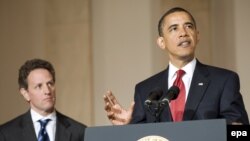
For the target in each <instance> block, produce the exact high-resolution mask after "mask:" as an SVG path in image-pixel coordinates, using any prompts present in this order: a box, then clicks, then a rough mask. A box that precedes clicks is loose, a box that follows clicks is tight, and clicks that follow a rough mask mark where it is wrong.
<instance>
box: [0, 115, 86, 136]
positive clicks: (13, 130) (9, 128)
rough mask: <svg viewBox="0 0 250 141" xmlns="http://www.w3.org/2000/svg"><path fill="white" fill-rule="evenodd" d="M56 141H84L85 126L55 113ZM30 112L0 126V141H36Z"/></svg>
mask: <svg viewBox="0 0 250 141" xmlns="http://www.w3.org/2000/svg"><path fill="white" fill-rule="evenodd" d="M56 116H57V123H56V126H57V127H56V135H55V136H56V137H55V138H56V139H55V140H56V141H84V132H85V128H86V126H85V125H83V124H81V123H79V122H77V121H75V120H73V119H71V118H69V117H67V116H65V115H63V114H61V113H59V112H57V113H56ZM36 140H37V137H36V134H35V129H34V126H33V123H32V119H31V114H30V111H28V112H26V113H24V114H23V115H20V116H19V117H17V118H15V119H13V120H11V121H9V122H7V123H5V124H3V125H1V126H0V141H36Z"/></svg>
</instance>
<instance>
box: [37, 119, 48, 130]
mask: <svg viewBox="0 0 250 141" xmlns="http://www.w3.org/2000/svg"><path fill="white" fill-rule="evenodd" d="M49 121H50V119H45V120H41V119H40V120H38V122H39V123H40V125H41V128H45V127H46V126H47V124H48V122H49Z"/></svg>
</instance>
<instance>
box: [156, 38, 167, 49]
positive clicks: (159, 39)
mask: <svg viewBox="0 0 250 141" xmlns="http://www.w3.org/2000/svg"><path fill="white" fill-rule="evenodd" d="M156 42H157V45H158V47H160V48H161V49H163V50H164V49H165V48H166V47H165V42H164V39H163V37H158V38H157V41H156Z"/></svg>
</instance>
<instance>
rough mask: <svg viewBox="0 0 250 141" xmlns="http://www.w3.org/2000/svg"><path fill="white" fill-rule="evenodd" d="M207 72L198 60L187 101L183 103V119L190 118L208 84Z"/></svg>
mask: <svg viewBox="0 0 250 141" xmlns="http://www.w3.org/2000/svg"><path fill="white" fill-rule="evenodd" d="M208 75H209V74H208V72H207V70H206V68H205V67H204V65H202V64H201V63H200V62H199V61H198V60H197V64H196V68H195V71H194V75H193V79H192V82H191V86H190V90H189V94H188V98H187V102H186V105H185V112H184V117H183V119H184V120H191V119H192V118H193V116H194V114H195V113H196V110H197V108H198V106H199V103H200V102H201V100H202V98H203V96H204V94H205V91H206V89H207V87H208V85H209V79H208V78H207V77H208Z"/></svg>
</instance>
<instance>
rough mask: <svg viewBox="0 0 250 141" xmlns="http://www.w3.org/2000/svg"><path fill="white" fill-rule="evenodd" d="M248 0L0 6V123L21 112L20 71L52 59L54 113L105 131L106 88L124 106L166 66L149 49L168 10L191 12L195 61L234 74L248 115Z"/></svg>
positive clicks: (52, 0) (98, 0)
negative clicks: (196, 34) (194, 25)
mask: <svg viewBox="0 0 250 141" xmlns="http://www.w3.org/2000/svg"><path fill="white" fill-rule="evenodd" d="M247 5H250V1H248V0H240V1H238V0H219V1H218V0H189V1H184V0H174V1H173V0H154V1H152V0H136V1H135V0H71V1H67V0H36V1H34V0H22V1H20V0H0V19H1V22H0V31H1V32H0V49H1V51H0V65H1V69H0V78H1V79H0V90H1V93H0V124H2V123H4V122H6V121H8V120H10V119H12V118H14V117H15V116H17V115H19V114H21V113H23V112H25V111H26V110H27V104H26V103H25V102H24V100H23V98H22V97H21V96H20V95H19V92H18V84H17V75H18V69H19V67H20V66H21V65H22V64H23V63H24V61H26V60H27V59H30V58H34V57H36V58H43V59H47V60H49V61H51V62H52V63H53V64H54V66H55V68H56V73H57V76H56V77H57V83H56V85H57V97H58V99H57V105H56V106H57V108H58V109H59V110H60V111H61V112H63V113H65V114H67V115H69V116H71V117H73V118H74V119H76V120H78V121H80V122H82V123H85V124H87V125H89V126H92V125H109V124H110V123H109V121H108V120H107V118H106V115H105V112H104V109H103V106H104V102H103V95H104V94H105V92H106V90H108V89H110V90H112V91H113V92H114V94H115V95H116V96H117V98H118V99H119V100H120V103H121V104H122V105H124V107H128V106H129V104H130V102H131V101H132V100H133V93H134V86H135V84H136V83H138V82H139V81H141V80H144V79H145V78H147V77H149V76H151V75H153V74H155V73H157V72H159V71H161V70H162V69H164V68H166V66H167V64H168V58H167V57H166V54H165V53H163V52H162V51H161V50H160V49H159V48H158V47H157V45H156V38H157V24H158V20H159V18H160V16H161V15H162V14H163V13H164V12H165V11H166V10H167V9H168V8H170V7H173V6H182V7H184V8H186V9H188V10H190V11H191V12H192V13H193V15H194V17H195V18H196V20H197V24H198V28H199V30H200V33H201V41H200V43H199V46H198V50H197V56H198V58H199V60H201V61H202V62H204V63H207V64H211V65H216V66H220V67H224V68H228V69H232V70H234V71H236V72H238V74H239V75H240V78H241V92H242V94H243V97H244V101H245V105H246V108H247V110H248V114H250V98H249V97H250V96H249V94H248V93H249V92H250V87H248V82H249V81H250V77H249V76H248V75H247V72H248V69H249V68H248V67H249V66H250V64H249V63H250V62H249V61H247V60H249V57H248V54H247V53H248V52H249V51H250V49H249V48H248V46H247V45H248V40H249V36H247V33H249V32H250V31H249V30H250V29H249V28H248V25H247V23H249V22H250V18H249V16H246V15H247V13H249V12H250V10H249V8H247Z"/></svg>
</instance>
